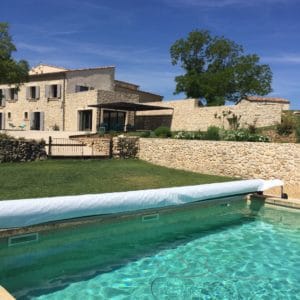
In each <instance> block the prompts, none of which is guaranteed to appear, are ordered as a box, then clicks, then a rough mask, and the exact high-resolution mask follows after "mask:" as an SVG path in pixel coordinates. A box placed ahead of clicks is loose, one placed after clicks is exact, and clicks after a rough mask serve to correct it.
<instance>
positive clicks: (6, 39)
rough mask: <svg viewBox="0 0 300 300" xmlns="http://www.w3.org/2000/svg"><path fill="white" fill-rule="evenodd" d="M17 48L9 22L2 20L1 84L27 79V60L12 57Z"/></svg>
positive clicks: (0, 39) (0, 34) (18, 82)
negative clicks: (11, 34)
mask: <svg viewBox="0 0 300 300" xmlns="http://www.w3.org/2000/svg"><path fill="white" fill-rule="evenodd" d="M16 50H17V49H16V47H15V45H14V44H13V42H12V38H11V36H10V34H9V26H8V24H7V23H2V22H0V84H3V83H8V84H12V83H16V84H20V83H22V82H24V81H26V80H27V77H28V70H29V66H28V63H27V62H26V61H25V60H20V61H16V60H15V59H14V58H13V57H12V53H13V52H14V51H16Z"/></svg>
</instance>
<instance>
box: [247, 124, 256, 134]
mask: <svg viewBox="0 0 300 300" xmlns="http://www.w3.org/2000/svg"><path fill="white" fill-rule="evenodd" d="M248 130H249V133H250V134H256V133H257V127H256V125H255V124H250V125H248Z"/></svg>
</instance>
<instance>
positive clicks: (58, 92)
mask: <svg viewBox="0 0 300 300" xmlns="http://www.w3.org/2000/svg"><path fill="white" fill-rule="evenodd" d="M60 97H61V84H58V85H57V98H60Z"/></svg>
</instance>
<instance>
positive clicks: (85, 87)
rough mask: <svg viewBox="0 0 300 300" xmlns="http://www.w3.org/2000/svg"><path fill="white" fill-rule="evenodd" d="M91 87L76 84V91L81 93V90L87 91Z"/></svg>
mask: <svg viewBox="0 0 300 300" xmlns="http://www.w3.org/2000/svg"><path fill="white" fill-rule="evenodd" d="M90 89H91V88H89V87H88V86H84V85H76V86H75V93H79V92H86V91H88V90H90Z"/></svg>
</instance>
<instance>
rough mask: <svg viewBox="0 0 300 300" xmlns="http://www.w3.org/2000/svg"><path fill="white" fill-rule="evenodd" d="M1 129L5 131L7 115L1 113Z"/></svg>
mask: <svg viewBox="0 0 300 300" xmlns="http://www.w3.org/2000/svg"><path fill="white" fill-rule="evenodd" d="M0 129H1V130H2V129H5V115H4V113H0Z"/></svg>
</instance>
